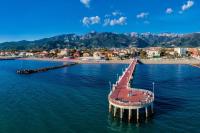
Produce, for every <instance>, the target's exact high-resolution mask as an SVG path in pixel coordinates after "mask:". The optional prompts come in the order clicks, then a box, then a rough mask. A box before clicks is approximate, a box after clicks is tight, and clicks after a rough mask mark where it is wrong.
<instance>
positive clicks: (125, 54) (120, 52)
mask: <svg viewBox="0 0 200 133" xmlns="http://www.w3.org/2000/svg"><path fill="white" fill-rule="evenodd" d="M0 57H1V58H5V57H20V58H41V59H42V58H49V59H77V60H82V61H92V60H96V61H105V60H126V59H130V58H133V57H138V58H140V59H153V58H154V59H155V58H162V59H176V58H195V59H200V48H162V47H149V48H134V47H133V48H110V49H107V48H94V49H67V48H65V49H53V50H50V51H39V50H28V51H13V50H12V51H0Z"/></svg>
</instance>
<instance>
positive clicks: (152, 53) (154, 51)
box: [146, 49, 160, 58]
mask: <svg viewBox="0 0 200 133" xmlns="http://www.w3.org/2000/svg"><path fill="white" fill-rule="evenodd" d="M146 53H147V57H148V58H154V57H160V49H147V50H146Z"/></svg>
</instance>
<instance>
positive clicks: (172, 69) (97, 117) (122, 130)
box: [0, 60, 200, 133]
mask: <svg viewBox="0 0 200 133" xmlns="http://www.w3.org/2000/svg"><path fill="white" fill-rule="evenodd" d="M60 64H62V63H61V62H48V61H31V60H29V61H28V60H8V61H0V133H199V132H200V128H199V126H200V68H196V67H192V66H190V65H145V64H138V65H137V67H136V71H135V73H134V78H133V82H131V86H132V87H134V88H142V89H147V90H152V83H153V82H154V83H155V89H154V91H155V103H154V111H155V113H154V115H153V116H152V117H151V119H148V120H147V121H142V122H141V123H139V124H136V123H134V122H132V123H127V122H123V121H120V120H118V119H114V118H113V117H112V115H111V114H110V113H109V112H108V93H109V91H110V86H109V82H111V83H114V82H115V81H116V80H117V74H119V75H120V74H121V73H122V69H124V68H126V67H127V66H128V65H126V64H78V65H75V66H72V67H66V68H62V69H57V70H51V71H47V72H41V73H35V74H31V75H19V74H16V71H17V70H19V69H34V68H41V67H46V66H54V65H60Z"/></svg>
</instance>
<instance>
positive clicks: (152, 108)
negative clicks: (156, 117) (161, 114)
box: [151, 103, 154, 114]
mask: <svg viewBox="0 0 200 133" xmlns="http://www.w3.org/2000/svg"><path fill="white" fill-rule="evenodd" d="M151 113H152V114H153V113H154V112H153V103H152V104H151Z"/></svg>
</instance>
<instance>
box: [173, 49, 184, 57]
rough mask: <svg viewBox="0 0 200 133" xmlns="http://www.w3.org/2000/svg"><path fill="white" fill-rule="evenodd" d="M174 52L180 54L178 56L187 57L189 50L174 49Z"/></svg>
mask: <svg viewBox="0 0 200 133" xmlns="http://www.w3.org/2000/svg"><path fill="white" fill-rule="evenodd" d="M174 51H175V52H176V53H178V56H186V54H187V48H174Z"/></svg>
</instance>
